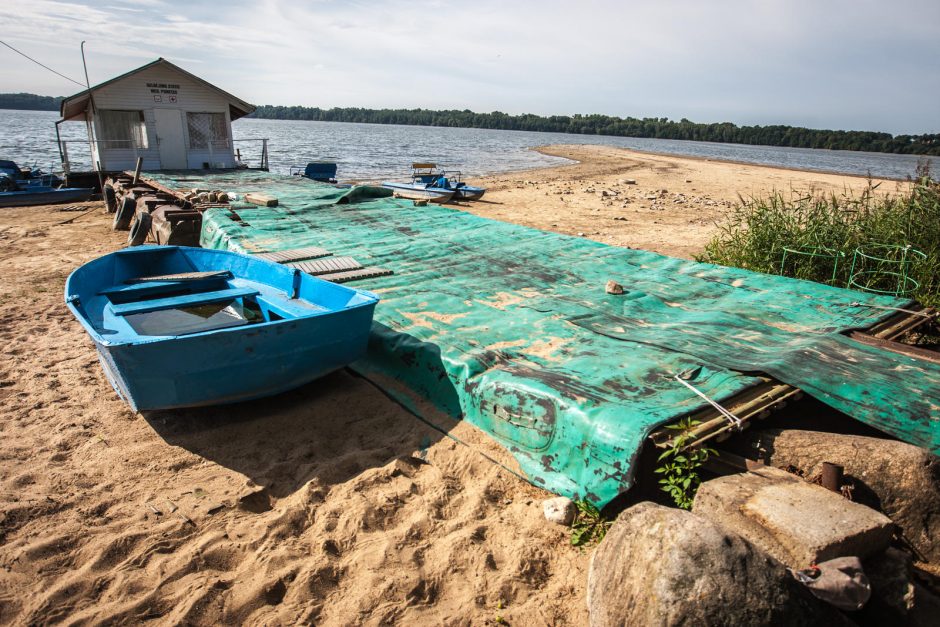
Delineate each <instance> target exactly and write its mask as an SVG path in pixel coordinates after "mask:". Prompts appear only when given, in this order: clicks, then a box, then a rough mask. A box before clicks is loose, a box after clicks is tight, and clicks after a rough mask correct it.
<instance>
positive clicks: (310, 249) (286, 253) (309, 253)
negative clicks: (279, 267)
mask: <svg viewBox="0 0 940 627" xmlns="http://www.w3.org/2000/svg"><path fill="white" fill-rule="evenodd" d="M332 254H333V253H331V252H330V251H328V250H327V249H325V248H320V247H319V246H306V247H304V248H290V249H288V250H278V251H276V252H273V253H257V254H255V255H254V256H255V257H259V258H261V259H267V260H268V261H274V262H276V263H287V262H289V261H302V260H304V259H319V258H320V257H329V256H330V255H332Z"/></svg>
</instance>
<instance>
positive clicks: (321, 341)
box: [65, 246, 379, 411]
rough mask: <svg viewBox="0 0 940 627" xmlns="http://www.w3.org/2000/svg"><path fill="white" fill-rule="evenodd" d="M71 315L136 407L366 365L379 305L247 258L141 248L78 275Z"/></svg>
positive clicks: (226, 396)
mask: <svg viewBox="0 0 940 627" xmlns="http://www.w3.org/2000/svg"><path fill="white" fill-rule="evenodd" d="M65 300H66V303H67V304H68V307H69V309H70V310H71V311H72V313H73V314H74V315H75V317H76V318H78V321H79V322H80V323H81V324H82V326H83V327H85V330H86V331H87V332H88V334H89V335H90V336H91V338H92V340H94V342H95V347H96V348H97V349H98V355H99V358H100V361H101V365H102V366H103V367H104V371H105V374H106V375H107V376H108V379H109V380H110V381H111V384H112V385H113V386H114V389H115V390H116V391H117V393H118V394H119V395H120V396H121V398H122V399H124V400H125V401H126V402H127V403H128V404H129V405H130V406H131V408H132V409H134V410H135V411H146V410H155V409H170V408H175V407H194V406H200V405H215V404H221V403H232V402H236V401H243V400H248V399H252V398H260V397H264V396H269V395H273V394H278V393H280V392H284V391H287V390H290V389H292V388H295V387H298V386H300V385H303V384H305V383H307V382H309V381H312V380H314V379H316V378H318V377H321V376H323V375H325V374H327V373H329V372H331V371H333V370H336V369H338V368H341V367H343V366H345V365H346V364H348V363H350V362H352V361H354V360H356V359H358V358H360V357H361V356H362V355H363V354H364V353H365V349H366V342H367V339H368V335H369V329H370V328H371V326H372V313H373V311H374V309H375V305H376V303H377V302H378V300H379V299H378V297H377V296H376V295H374V294H372V293H371V292H366V291H364V290H357V289H354V288H350V287H346V286H343V285H337V284H334V283H329V282H327V281H324V280H321V279H317V278H315V277H312V276H310V275H308V274H305V273H303V272H301V271H300V270H297V269H295V268H290V267H287V266H282V265H279V264H277V263H274V262H271V261H267V260H264V259H257V258H253V257H248V256H245V255H240V254H238V253H233V252H228V251H221V250H206V249H202V248H187V247H183V246H141V247H138V248H131V249H125V250H121V251H118V252H115V253H111V254H109V255H105V256H104V257H100V258H98V259H95V260H94V261H91V262H89V263H86V264H85V265H83V266H81V267H79V268H77V269H76V270H75V271H74V272H72V274H71V275H70V276H69V278H68V280H67V281H66V283H65Z"/></svg>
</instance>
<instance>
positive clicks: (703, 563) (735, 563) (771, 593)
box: [587, 503, 849, 627]
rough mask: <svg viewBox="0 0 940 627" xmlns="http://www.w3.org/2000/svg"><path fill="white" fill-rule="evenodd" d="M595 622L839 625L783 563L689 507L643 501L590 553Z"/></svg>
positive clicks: (600, 626)
mask: <svg viewBox="0 0 940 627" xmlns="http://www.w3.org/2000/svg"><path fill="white" fill-rule="evenodd" d="M587 596H588V609H589V611H590V622H591V625H592V627H613V626H623V625H644V626H647V625H844V624H849V623H848V621H846V620H845V617H844V616H843V615H842V614H841V613H840V612H838V611H837V610H835V609H834V608H833V607H831V606H829V605H827V604H825V603H823V602H822V601H820V600H818V599H816V598H815V597H813V596H812V595H811V594H810V593H809V592H808V591H807V590H806V589H804V588H803V587H802V585H801V584H799V583H797V581H796V580H795V579H793V577H792V576H791V575H790V574H789V573H788V572H787V570H786V569H785V568H784V566H783V565H782V564H780V563H779V562H777V561H776V560H774V559H773V558H771V557H770V556H769V555H767V554H766V553H764V552H762V551H761V550H760V549H758V548H757V547H755V546H754V545H753V544H751V543H750V542H748V541H747V540H745V539H743V538H741V537H740V536H737V535H735V534H733V533H730V532H729V531H727V530H725V529H723V528H722V527H719V526H718V525H716V524H714V523H712V522H711V521H709V520H706V519H704V518H702V517H700V516H696V515H695V514H692V513H690V512H686V511H683V510H678V509H671V508H667V507H662V506H659V505H654V504H652V503H640V504H638V505H635V506H633V507H631V508H630V509H628V510H626V511H624V512H623V513H622V514H621V515H620V517H619V518H618V519H617V520H616V521H615V522H614V524H613V525H612V526H611V528H610V530H609V531H608V532H607V536H606V537H605V538H604V540H603V542H601V544H600V546H598V547H597V549H596V551H595V552H594V556H593V557H592V559H591V568H590V573H589V575H588V589H587Z"/></svg>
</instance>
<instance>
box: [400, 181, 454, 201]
mask: <svg viewBox="0 0 940 627" xmlns="http://www.w3.org/2000/svg"><path fill="white" fill-rule="evenodd" d="M382 187H387V188H389V189H391V190H392V191H393V192H394V193H395V194H396V195H397V196H400V197H402V198H409V199H412V200H428V201H431V202H437V203H444V202H447V201H448V200H450V199H451V198H453V197H454V192H453V191H452V190H449V189H440V188H426V187H423V186H416V185H408V184H405V183H382Z"/></svg>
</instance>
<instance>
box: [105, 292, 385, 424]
mask: <svg viewBox="0 0 940 627" xmlns="http://www.w3.org/2000/svg"><path fill="white" fill-rule="evenodd" d="M371 321H372V308H360V309H357V310H353V311H352V312H350V313H344V315H342V316H339V315H326V316H319V317H317V318H309V319H301V320H292V321H288V322H286V323H285V324H281V325H279V326H260V325H259V326H258V327H241V328H238V329H228V330H226V331H225V332H220V333H217V334H213V335H193V336H189V337H181V338H178V339H175V340H173V341H172V343H168V342H153V343H148V344H131V345H123V346H108V345H107V344H106V343H102V342H98V341H96V342H95V347H96V348H97V349H98V356H99V360H100V361H101V365H102V366H103V368H104V371H105V374H106V375H107V377H108V380H109V381H110V382H111V385H112V386H113V387H114V389H115V391H116V392H117V393H118V395H119V396H120V397H121V398H122V399H123V400H124V401H125V402H126V403H127V404H128V405H130V407H131V408H132V409H133V410H134V411H152V410H161V409H176V408H182V407H200V406H206V405H222V404H226V403H236V402H239V401H247V400H251V399H256V398H263V397H266V396H272V395H275V394H280V393H282V392H287V391H289V390H292V389H294V388H297V387H300V386H302V385H304V384H306V383H309V382H311V381H314V380H316V379H318V378H320V377H322V376H324V375H327V374H329V373H330V372H333V371H335V370H338V369H340V368H342V367H344V366H345V365H347V364H348V363H350V362H352V361H355V360H356V359H359V358H361V357H362V356H363V355H365V351H366V345H367V343H368V337H369V329H370V327H371ZM324 338H329V341H328V342H324Z"/></svg>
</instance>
